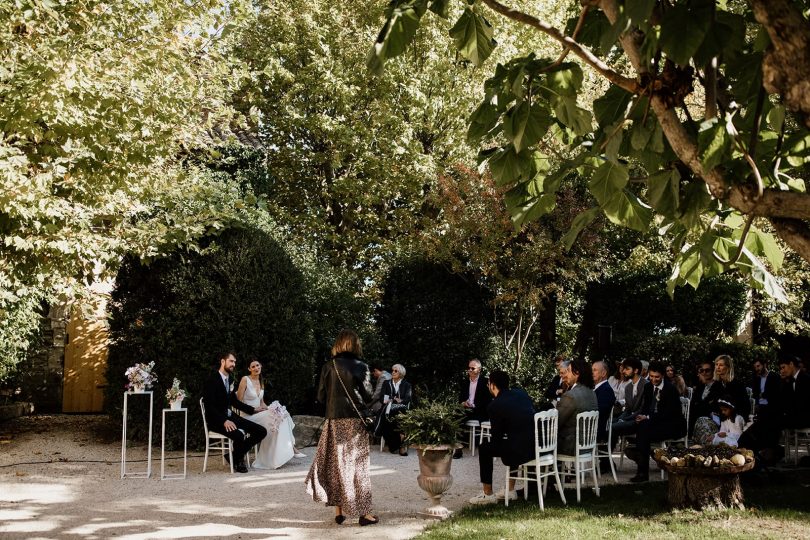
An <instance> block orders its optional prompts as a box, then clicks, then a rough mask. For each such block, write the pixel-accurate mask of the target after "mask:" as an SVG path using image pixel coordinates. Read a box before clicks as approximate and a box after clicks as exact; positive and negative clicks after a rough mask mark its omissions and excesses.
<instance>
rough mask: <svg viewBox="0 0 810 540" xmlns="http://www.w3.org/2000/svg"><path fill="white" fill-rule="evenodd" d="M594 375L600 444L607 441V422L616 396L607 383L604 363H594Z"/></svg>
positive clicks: (592, 369) (597, 432) (592, 368)
mask: <svg viewBox="0 0 810 540" xmlns="http://www.w3.org/2000/svg"><path fill="white" fill-rule="evenodd" d="M591 372H592V373H593V384H594V386H593V391H594V393H595V394H596V403H597V404H598V407H599V424H598V427H597V430H596V439H597V440H598V441H599V442H605V441H607V436H608V430H607V421H608V417H609V416H610V411H611V409H613V405H614V404H615V403H616V394H615V393H614V392H613V388H611V387H610V385H609V384H608V383H607V376H608V372H607V366H606V365H605V363H604V362H594V363H593V365H592V366H591Z"/></svg>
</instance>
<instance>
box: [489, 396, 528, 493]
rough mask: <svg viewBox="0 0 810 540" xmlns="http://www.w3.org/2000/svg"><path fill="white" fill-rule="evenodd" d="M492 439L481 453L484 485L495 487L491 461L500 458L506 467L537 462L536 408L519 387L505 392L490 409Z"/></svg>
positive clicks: (493, 401)
mask: <svg viewBox="0 0 810 540" xmlns="http://www.w3.org/2000/svg"><path fill="white" fill-rule="evenodd" d="M487 412H488V414H489V421H490V422H491V423H492V427H491V430H490V434H491V438H490V440H489V441H483V442H482V443H481V447H480V449H479V452H478V466H479V470H480V474H481V483H482V484H492V461H493V458H494V457H495V456H498V457H500V458H501V460H502V461H503V463H504V465H507V466H510V467H516V466H518V465H521V464H523V463H526V462H527V461H531V460H532V459H534V407H533V406H532V399H531V398H530V397H529V395H528V394H527V393H526V392H525V391H523V390H521V389H520V388H512V389H510V390H504V391H502V392H501V393H499V394H498V397H496V398H495V399H493V400H492V401H491V403H490V404H489V407H488V411H487Z"/></svg>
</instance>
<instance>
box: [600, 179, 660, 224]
mask: <svg viewBox="0 0 810 540" xmlns="http://www.w3.org/2000/svg"><path fill="white" fill-rule="evenodd" d="M602 210H603V211H604V212H605V215H606V216H607V217H608V219H609V220H610V221H612V222H613V223H615V224H617V225H622V226H624V227H628V228H630V229H634V230H636V231H640V232H647V228H648V227H649V226H650V220H652V209H651V208H650V207H649V206H647V205H646V204H644V203H643V202H641V201H640V200H639V198H638V197H636V195H635V194H634V193H632V192H630V191H628V190H626V189H623V190H620V191H618V192H617V193H615V194H614V195H613V197H612V198H611V199H610V200H609V201H608V202H607V203H606V204H603V205H602Z"/></svg>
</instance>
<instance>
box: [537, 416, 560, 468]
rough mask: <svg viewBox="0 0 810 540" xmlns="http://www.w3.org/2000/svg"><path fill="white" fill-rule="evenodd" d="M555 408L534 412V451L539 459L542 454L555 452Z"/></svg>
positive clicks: (556, 417) (556, 418)
mask: <svg viewBox="0 0 810 540" xmlns="http://www.w3.org/2000/svg"><path fill="white" fill-rule="evenodd" d="M559 416H560V413H559V412H558V411H557V409H549V410H547V411H543V412H539V413H534V453H535V458H536V459H538V460H539V459H540V456H541V455H542V454H549V453H553V452H557V420H558V418H559Z"/></svg>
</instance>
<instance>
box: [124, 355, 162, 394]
mask: <svg viewBox="0 0 810 540" xmlns="http://www.w3.org/2000/svg"><path fill="white" fill-rule="evenodd" d="M154 368H155V362H154V361H152V362H149V363H148V364H140V363H139V364H135V365H134V366H132V367H131V368H128V369H127V370H126V372H125V373H124V375H126V376H127V379H129V384H127V388H129V389H130V390H136V391H141V390H143V389H144V388H146V387H147V386H152V385H153V384H155V383H156V382H157V377H156V376H155V375H154V374H153V373H152V370H153V369H154Z"/></svg>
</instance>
